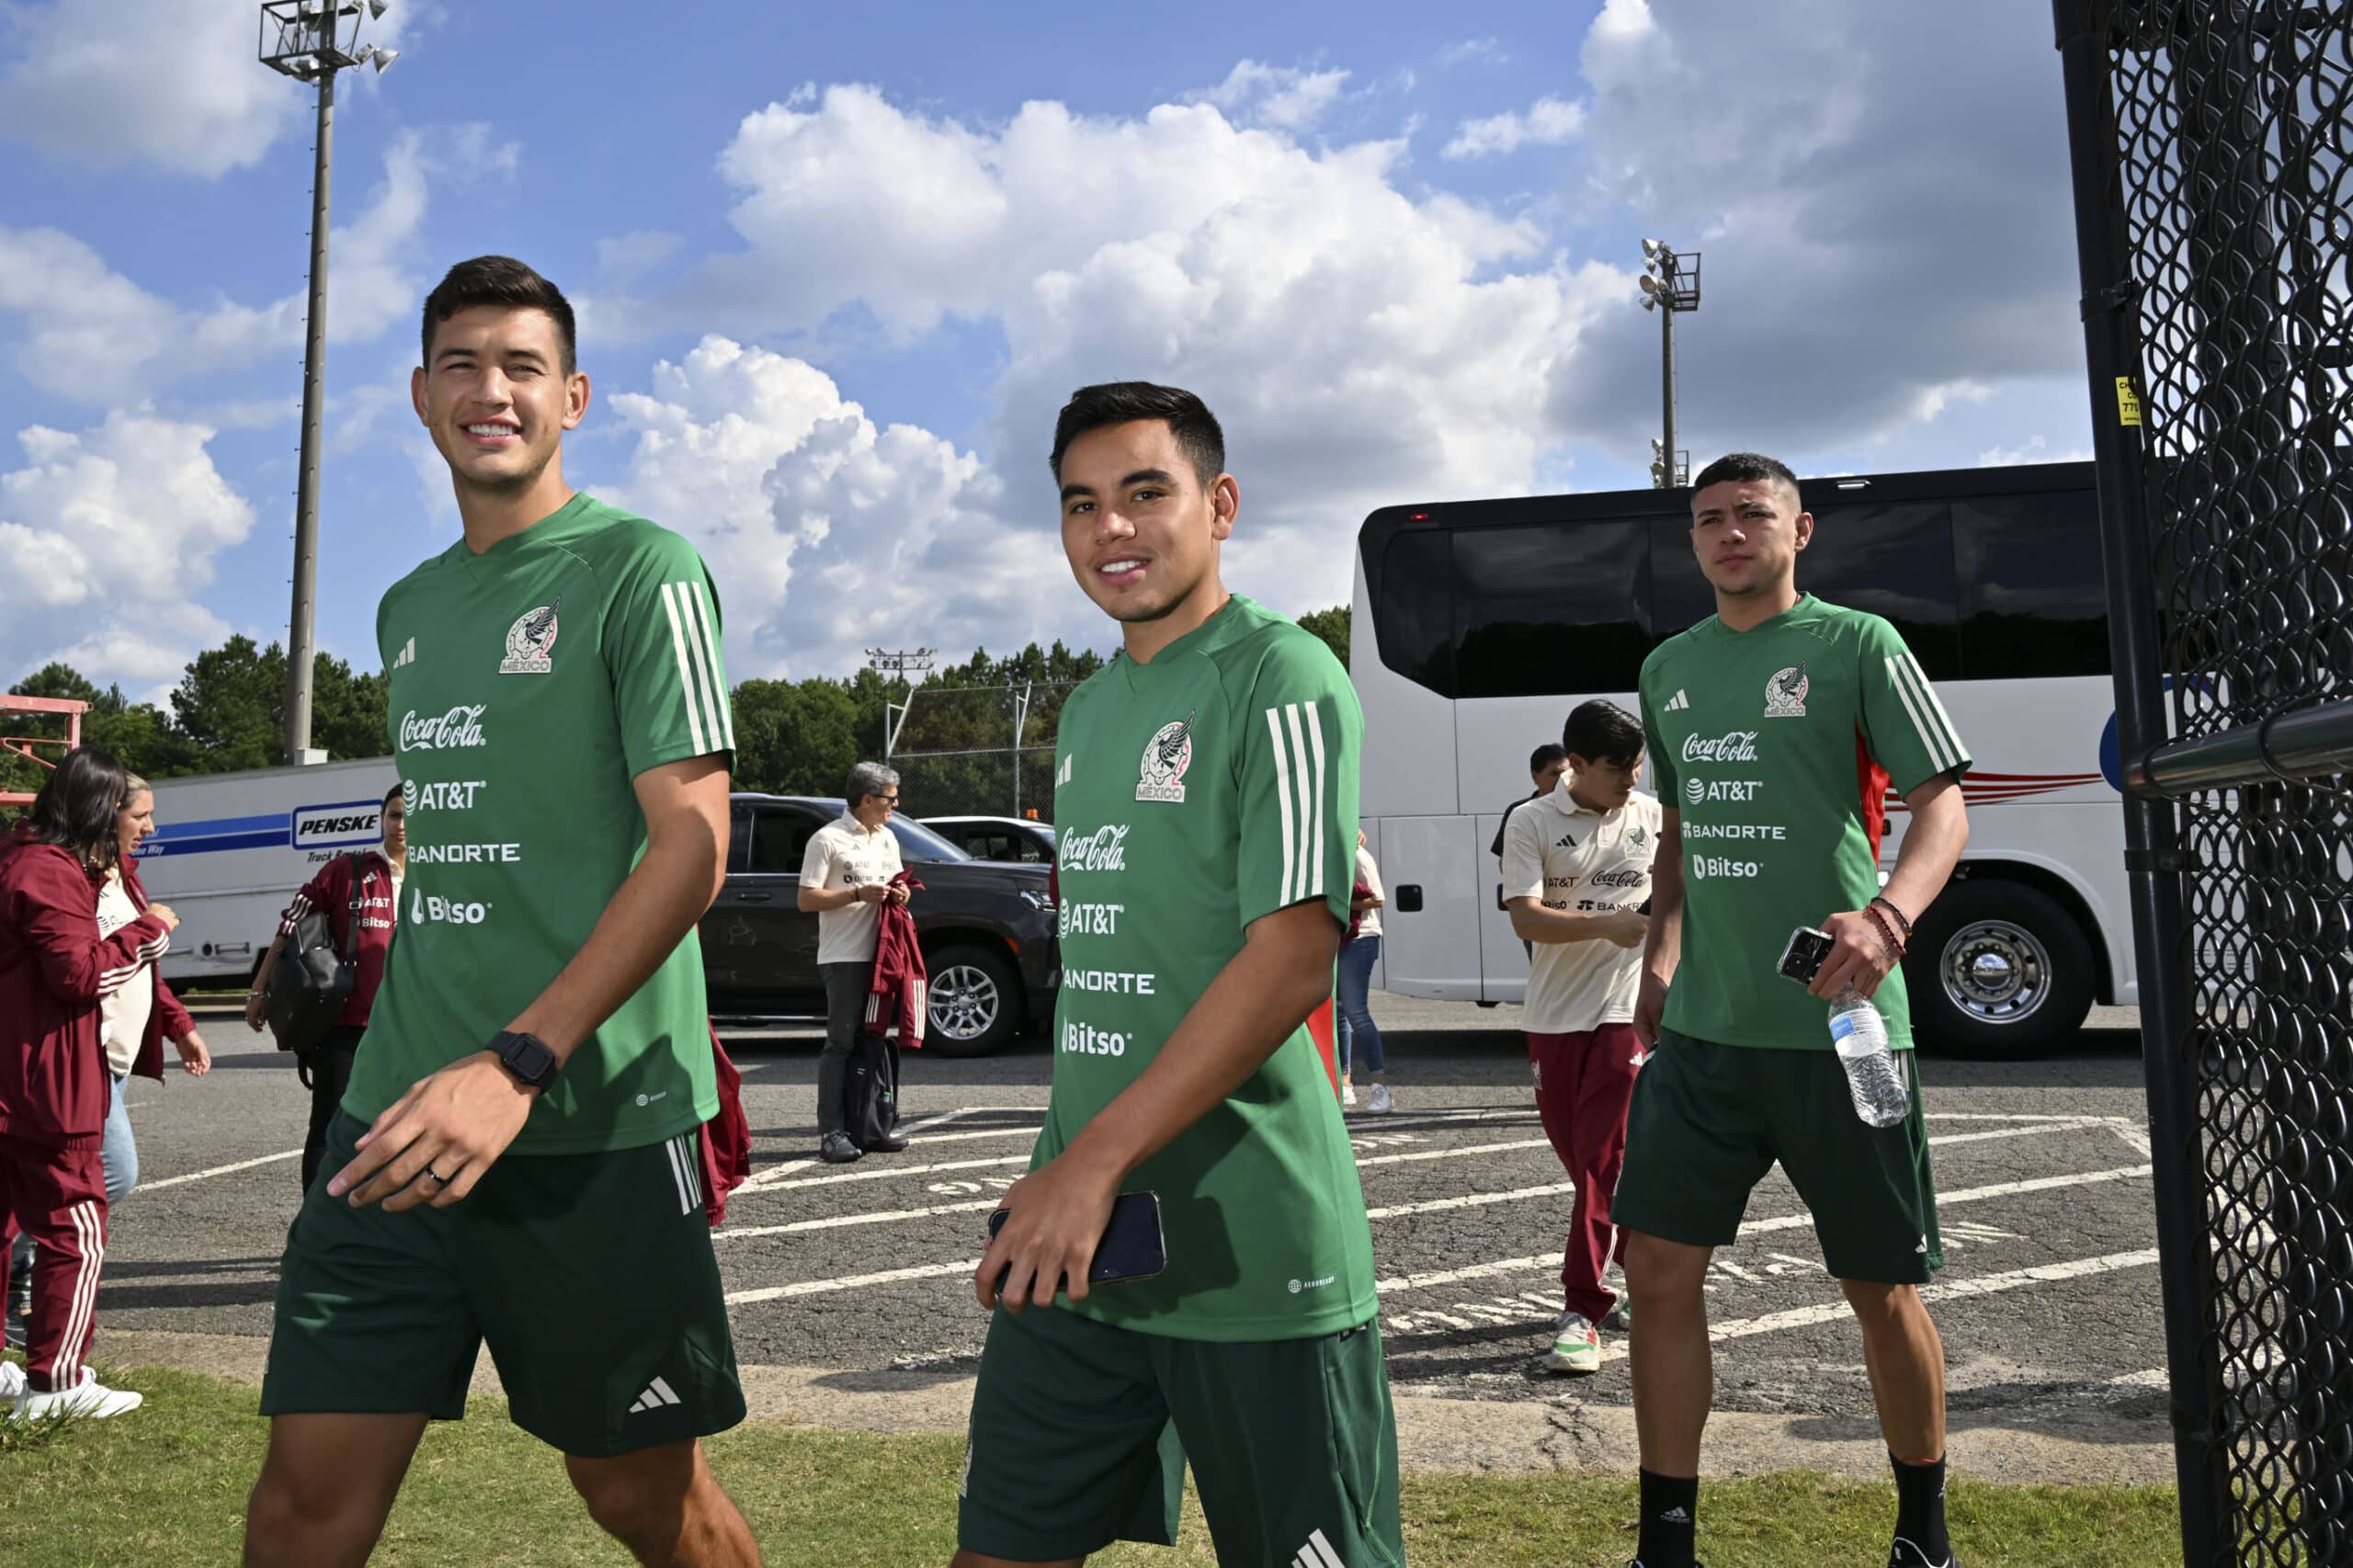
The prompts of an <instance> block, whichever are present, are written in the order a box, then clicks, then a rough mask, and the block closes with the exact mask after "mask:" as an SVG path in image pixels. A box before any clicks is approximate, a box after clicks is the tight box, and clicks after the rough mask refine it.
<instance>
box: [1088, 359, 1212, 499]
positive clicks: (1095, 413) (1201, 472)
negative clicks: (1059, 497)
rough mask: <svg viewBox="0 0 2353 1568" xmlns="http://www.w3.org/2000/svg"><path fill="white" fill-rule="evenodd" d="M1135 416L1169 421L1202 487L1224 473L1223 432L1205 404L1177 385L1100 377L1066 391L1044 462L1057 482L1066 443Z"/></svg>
mask: <svg viewBox="0 0 2353 1568" xmlns="http://www.w3.org/2000/svg"><path fill="white" fill-rule="evenodd" d="M1138 419H1157V420H1160V421H1162V422H1163V423H1165V425H1166V426H1168V433H1169V434H1170V435H1172V436H1174V437H1176V444H1177V445H1178V446H1179V447H1182V448H1183V449H1185V455H1186V456H1187V457H1188V458H1190V459H1192V460H1193V472H1194V473H1195V474H1196V475H1198V476H1199V479H1200V482H1201V488H1202V489H1204V490H1207V489H1208V488H1209V487H1210V486H1211V485H1212V484H1214V483H1217V476H1218V475H1219V474H1221V473H1223V472H1225V431H1224V429H1223V428H1222V427H1221V426H1219V424H1218V422H1217V415H1214V414H1211V412H1210V409H1209V404H1207V403H1203V402H1202V401H1201V400H1200V399H1199V398H1198V397H1195V396H1194V395H1193V394H1192V393H1191V392H1187V391H1185V390H1184V389H1183V388H1182V387H1163V386H1155V385H1154V384H1153V383H1152V382H1150V381H1105V382H1103V383H1101V384H1100V385H1098V386H1091V387H1081V388H1079V389H1078V390H1077V391H1076V392H1073V393H1071V394H1070V401H1069V402H1068V403H1064V404H1063V411H1062V415H1061V416H1060V417H1059V418H1057V419H1056V420H1055V421H1054V449H1053V452H1052V455H1051V456H1050V457H1048V458H1047V460H1046V461H1047V463H1048V465H1049V466H1051V468H1052V469H1053V471H1054V478H1055V480H1056V482H1057V483H1059V482H1060V481H1061V479H1062V476H1063V453H1064V452H1066V451H1068V450H1070V444H1071V443H1072V442H1073V441H1074V440H1076V439H1078V437H1081V436H1084V435H1086V433H1087V432H1088V431H1089V430H1100V429H1102V428H1104V427H1105V426H1109V425H1126V424H1128V423H1130V422H1131V421H1133V420H1138Z"/></svg>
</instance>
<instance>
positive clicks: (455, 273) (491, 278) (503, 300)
mask: <svg viewBox="0 0 2353 1568" xmlns="http://www.w3.org/2000/svg"><path fill="white" fill-rule="evenodd" d="M475 305H507V306H511V307H513V308H515V309H517V310H533V311H545V312H547V313H548V314H549V315H551V316H552V317H554V318H555V334H556V337H557V339H558V341H560V342H561V343H562V344H563V373H564V374H565V375H567V376H568V375H570V374H572V372H573V371H574V370H575V369H578V368H579V365H580V353H579V337H578V333H577V331H576V329H575V326H574V322H573V318H572V301H569V300H567V299H565V298H564V297H563V290H561V289H559V288H557V287H556V286H555V285H554V284H552V283H551V282H549V281H548V280H547V279H546V278H542V277H540V275H539V274H538V273H536V272H534V271H532V270H531V269H530V268H529V267H526V266H524V265H523V264H522V263H521V262H519V261H517V260H516V259H515V258H514V257H513V256H476V257H474V258H473V259H472V261H461V262H460V263H458V265H457V266H455V267H451V268H450V269H449V271H448V272H447V273H446V274H444V275H443V277H442V278H441V281H440V282H438V283H437V284H435V285H434V286H433V292H431V293H430V294H427V295H426V296H425V327H424V331H423V332H422V333H421V334H420V336H421V338H422V340H423V344H424V352H425V358H423V359H422V360H421V361H420V363H422V364H423V365H424V366H425V367H426V369H431V368H432V366H433V333H434V330H435V329H436V328H437V327H438V326H439V325H440V324H442V323H443V322H445V321H448V320H449V318H450V317H451V316H454V315H456V314H457V313H458V312H460V311H463V310H470V309H472V307H473V306H475Z"/></svg>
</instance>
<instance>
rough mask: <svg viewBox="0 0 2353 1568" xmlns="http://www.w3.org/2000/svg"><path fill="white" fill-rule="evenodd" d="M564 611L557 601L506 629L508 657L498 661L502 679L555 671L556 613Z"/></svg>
mask: <svg viewBox="0 0 2353 1568" xmlns="http://www.w3.org/2000/svg"><path fill="white" fill-rule="evenodd" d="M562 608H563V600H562V599H558V600H556V601H555V602H554V603H553V604H546V605H541V606H540V608H537V609H534V610H526V611H525V612H524V613H523V614H521V615H519V616H517V617H516V618H515V624H514V625H512V626H510V627H508V628H507V629H506V657H505V658H503V659H501V660H499V661H498V673H499V674H500V675H503V676H543V675H545V674H547V673H548V672H549V671H550V670H551V669H553V668H554V667H555V665H554V664H553V663H552V662H551V655H553V653H555V633H556V623H555V612H556V611H557V610H559V609H562Z"/></svg>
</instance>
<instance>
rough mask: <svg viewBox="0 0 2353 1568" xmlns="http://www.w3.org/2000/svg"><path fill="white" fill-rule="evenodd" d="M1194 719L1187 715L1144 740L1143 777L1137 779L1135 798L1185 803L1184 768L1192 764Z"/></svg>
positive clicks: (1177, 803) (1161, 727) (1176, 803)
mask: <svg viewBox="0 0 2353 1568" xmlns="http://www.w3.org/2000/svg"><path fill="white" fill-rule="evenodd" d="M1193 718H1194V715H1193V714H1192V713H1188V714H1186V715H1185V716H1184V717H1183V718H1182V719H1179V720H1177V721H1176V722H1175V723H1173V724H1163V725H1161V726H1160V730H1159V733H1156V734H1154V736H1153V737H1152V739H1151V740H1149V741H1147V742H1145V743H1144V748H1143V771H1142V777H1141V778H1138V779H1137V781H1136V799H1137V800H1139V801H1166V802H1168V803H1170V804H1173V805H1182V804H1184V802H1185V770H1186V769H1187V768H1188V767H1192V766H1193Z"/></svg>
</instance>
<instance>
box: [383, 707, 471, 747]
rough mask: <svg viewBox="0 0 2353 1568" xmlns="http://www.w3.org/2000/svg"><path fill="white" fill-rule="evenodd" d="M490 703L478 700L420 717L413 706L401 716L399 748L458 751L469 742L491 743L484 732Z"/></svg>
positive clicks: (469, 744)
mask: <svg viewBox="0 0 2353 1568" xmlns="http://www.w3.org/2000/svg"><path fill="white" fill-rule="evenodd" d="M488 706H490V705H489V704H488V703H486V702H477V703H474V704H473V705H472V707H467V708H452V709H450V710H449V711H448V712H447V713H442V714H438V715H437V714H427V715H426V717H424V718H422V719H420V718H418V717H417V716H416V710H415V709H414V708H412V709H410V710H408V712H407V713H406V714H404V716H403V717H402V719H401V738H400V748H401V750H403V751H456V750H459V749H460V748H462V747H467V746H483V745H488V744H490V742H489V740H488V738H487V737H485V736H484V735H483V733H482V714H483V709H485V708H487V707H488Z"/></svg>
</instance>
